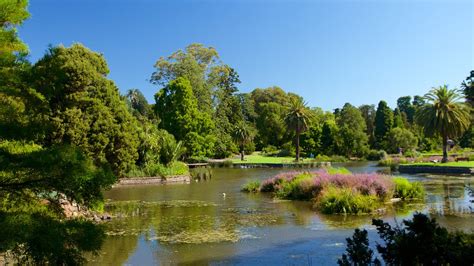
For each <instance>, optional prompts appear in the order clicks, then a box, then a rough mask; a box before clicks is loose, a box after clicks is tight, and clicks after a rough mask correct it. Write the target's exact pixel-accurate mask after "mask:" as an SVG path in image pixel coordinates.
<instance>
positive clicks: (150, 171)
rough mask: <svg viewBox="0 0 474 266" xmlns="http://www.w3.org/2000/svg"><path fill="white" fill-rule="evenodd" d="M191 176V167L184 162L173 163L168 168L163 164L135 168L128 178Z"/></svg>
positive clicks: (128, 174)
mask: <svg viewBox="0 0 474 266" xmlns="http://www.w3.org/2000/svg"><path fill="white" fill-rule="evenodd" d="M187 174H189V167H188V166H187V165H186V164H185V163H183V162H178V161H176V162H172V163H171V164H169V165H168V166H166V165H163V164H147V165H145V166H143V167H134V168H133V169H132V170H130V171H129V172H128V173H127V174H126V176H127V177H157V176H160V177H163V178H166V177H169V176H175V175H187Z"/></svg>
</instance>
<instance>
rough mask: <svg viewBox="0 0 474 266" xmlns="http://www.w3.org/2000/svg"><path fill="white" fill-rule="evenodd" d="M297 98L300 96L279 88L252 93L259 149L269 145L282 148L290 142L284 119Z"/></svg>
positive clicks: (257, 90) (251, 99) (258, 90)
mask: <svg viewBox="0 0 474 266" xmlns="http://www.w3.org/2000/svg"><path fill="white" fill-rule="evenodd" d="M295 97H298V96H296V95H294V94H291V93H286V92H285V91H283V90H282V89H281V88H279V87H270V88H266V89H255V90H253V91H252V92H251V93H250V101H251V102H252V105H253V110H254V111H255V113H256V118H255V126H256V128H257V131H258V134H257V136H256V140H255V141H256V143H257V149H262V148H263V147H266V146H268V145H273V146H276V147H280V146H281V145H282V144H283V143H286V142H287V141H288V140H289V139H288V136H287V130H286V129H287V127H286V126H285V123H284V117H285V115H286V111H287V106H288V105H289V103H290V101H291V99H292V98H295Z"/></svg>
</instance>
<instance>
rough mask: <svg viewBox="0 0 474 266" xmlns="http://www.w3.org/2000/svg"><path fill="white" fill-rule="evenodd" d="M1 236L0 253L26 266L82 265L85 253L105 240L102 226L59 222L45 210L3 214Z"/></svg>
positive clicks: (98, 246) (1, 216) (72, 221)
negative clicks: (4, 253) (47, 265)
mask: <svg viewBox="0 0 474 266" xmlns="http://www.w3.org/2000/svg"><path fill="white" fill-rule="evenodd" d="M0 235H1V236H2V237H1V238H0V251H2V252H5V251H9V253H10V254H11V255H12V256H13V257H14V258H15V259H16V261H17V262H18V263H19V264H25V265H46V264H54V265H82V264H83V263H84V262H85V260H84V258H83V253H84V252H92V251H97V250H98V249H100V247H101V245H102V242H103V239H104V238H105V233H104V229H103V228H102V226H98V225H95V224H93V223H92V222H90V221H86V220H82V219H74V220H60V219H58V217H57V216H55V215H53V214H51V213H48V212H46V211H44V210H43V211H38V210H34V211H32V212H29V213H26V212H3V211H0ZM10 254H7V256H8V255H10Z"/></svg>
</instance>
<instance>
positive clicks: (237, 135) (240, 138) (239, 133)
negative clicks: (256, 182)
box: [232, 121, 255, 161]
mask: <svg viewBox="0 0 474 266" xmlns="http://www.w3.org/2000/svg"><path fill="white" fill-rule="evenodd" d="M254 135H255V134H254V131H253V130H252V128H251V127H250V126H249V125H247V123H245V122H243V121H242V122H240V123H238V124H237V125H236V126H235V130H234V132H233V134H232V137H233V139H234V141H235V142H237V144H238V145H239V151H240V160H241V161H244V155H245V152H244V148H245V144H247V143H249V142H251V141H252V140H253V137H254Z"/></svg>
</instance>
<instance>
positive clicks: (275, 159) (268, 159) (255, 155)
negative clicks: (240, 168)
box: [231, 152, 311, 164]
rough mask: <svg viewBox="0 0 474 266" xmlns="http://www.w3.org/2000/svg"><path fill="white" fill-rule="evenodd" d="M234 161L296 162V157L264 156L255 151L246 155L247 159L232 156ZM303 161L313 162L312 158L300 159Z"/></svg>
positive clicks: (237, 162) (236, 162) (256, 162)
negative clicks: (242, 159)
mask: <svg viewBox="0 0 474 266" xmlns="http://www.w3.org/2000/svg"><path fill="white" fill-rule="evenodd" d="M231 160H232V163H234V164H239V163H255V164H259V163H265V164H281V163H284V164H289V163H295V157H271V156H263V155H262V154H261V153H260V152H254V153H252V154H251V155H245V161H241V160H240V156H238V157H235V158H232V159H231ZM301 162H311V159H300V163H301Z"/></svg>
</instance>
